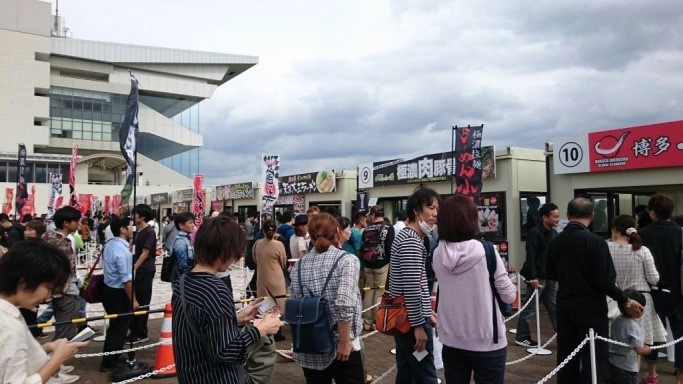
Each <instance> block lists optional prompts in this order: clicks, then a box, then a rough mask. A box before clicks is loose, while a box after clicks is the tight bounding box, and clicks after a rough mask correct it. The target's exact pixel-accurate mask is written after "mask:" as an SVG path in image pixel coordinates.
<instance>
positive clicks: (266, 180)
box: [261, 155, 280, 216]
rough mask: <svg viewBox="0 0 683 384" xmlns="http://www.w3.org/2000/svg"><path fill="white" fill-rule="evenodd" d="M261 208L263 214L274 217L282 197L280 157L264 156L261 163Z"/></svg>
mask: <svg viewBox="0 0 683 384" xmlns="http://www.w3.org/2000/svg"><path fill="white" fill-rule="evenodd" d="M261 175H262V177H263V178H262V180H263V184H262V186H261V207H262V209H261V210H262V212H263V214H267V215H271V216H273V215H274V212H273V211H274V210H275V202H276V201H277V198H278V197H279V196H280V191H279V189H278V177H280V155H264V156H263V163H261Z"/></svg>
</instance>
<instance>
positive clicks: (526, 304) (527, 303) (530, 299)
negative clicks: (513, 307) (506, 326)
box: [504, 289, 538, 323]
mask: <svg viewBox="0 0 683 384" xmlns="http://www.w3.org/2000/svg"><path fill="white" fill-rule="evenodd" d="M537 292H538V291H537V290H535V289H534V293H532V294H531V296H530V297H529V299H528V300H527V301H526V303H524V305H523V306H522V308H520V309H519V310H518V311H517V312H515V314H514V315H512V316H510V317H508V318H507V319H505V321H504V323H507V322H508V321H510V320H512V319H514V318H515V317H517V316H519V314H520V313H522V311H523V310H525V309H526V307H528V306H529V305H530V304H531V303H533V299H534V297H536V293H537Z"/></svg>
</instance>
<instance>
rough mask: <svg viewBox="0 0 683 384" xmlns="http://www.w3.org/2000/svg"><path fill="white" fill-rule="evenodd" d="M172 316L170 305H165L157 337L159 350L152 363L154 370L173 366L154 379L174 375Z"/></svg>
mask: <svg viewBox="0 0 683 384" xmlns="http://www.w3.org/2000/svg"><path fill="white" fill-rule="evenodd" d="M172 315H173V309H172V308H171V303H168V304H166V309H165V310H164V321H163V322H162V323H161V335H160V336H159V343H160V345H159V349H157V360H156V362H155V363H154V370H155V371H156V370H159V369H162V368H166V367H168V366H169V365H173V366H172V367H171V368H170V369H167V370H165V371H163V372H161V373H158V374H156V375H154V378H156V379H159V378H163V377H171V376H175V375H176V370H175V359H174V358H173V334H172V320H171V319H172Z"/></svg>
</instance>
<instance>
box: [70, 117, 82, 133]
mask: <svg viewBox="0 0 683 384" xmlns="http://www.w3.org/2000/svg"><path fill="white" fill-rule="evenodd" d="M71 129H72V130H74V131H80V130H82V129H83V121H81V120H74V121H73V122H72V123H71Z"/></svg>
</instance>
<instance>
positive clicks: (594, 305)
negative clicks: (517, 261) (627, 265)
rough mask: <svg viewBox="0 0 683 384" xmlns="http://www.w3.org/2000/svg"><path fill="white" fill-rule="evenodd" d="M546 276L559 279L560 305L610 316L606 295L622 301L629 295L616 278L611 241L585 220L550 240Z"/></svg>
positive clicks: (572, 224) (573, 309)
mask: <svg viewBox="0 0 683 384" xmlns="http://www.w3.org/2000/svg"><path fill="white" fill-rule="evenodd" d="M547 257H548V258H547V261H548V265H547V269H546V278H548V279H550V280H557V283H558V290H557V308H558V309H562V310H569V311H582V312H590V313H597V314H601V315H605V316H606V315H607V302H606V300H605V299H606V297H605V296H609V297H611V298H613V299H614V300H616V301H617V302H619V303H625V302H626V301H627V300H628V298H627V297H626V296H625V295H624V293H623V292H622V291H621V290H620V289H619V288H617V286H616V284H615V282H614V280H615V278H616V277H617V272H616V271H615V270H614V263H613V262H612V255H610V253H609V248H608V247H607V242H606V241H605V239H603V238H602V237H600V236H598V235H596V234H594V233H592V232H590V231H588V230H587V228H586V227H585V226H583V225H582V224H581V223H577V222H575V221H571V222H569V224H567V226H566V227H565V228H564V230H563V231H562V232H561V233H560V234H559V235H557V236H555V238H554V239H553V241H551V242H550V245H549V246H548V252H547Z"/></svg>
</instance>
